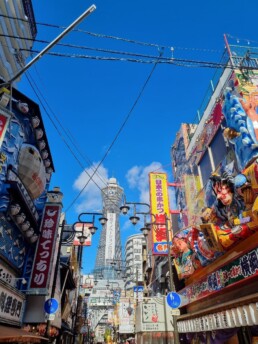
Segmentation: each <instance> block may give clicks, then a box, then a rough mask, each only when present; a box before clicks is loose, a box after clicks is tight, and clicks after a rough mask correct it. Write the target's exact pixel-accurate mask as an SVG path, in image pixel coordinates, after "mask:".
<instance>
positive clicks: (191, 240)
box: [171, 227, 221, 279]
mask: <svg viewBox="0 0 258 344" xmlns="http://www.w3.org/2000/svg"><path fill="white" fill-rule="evenodd" d="M209 236H211V234H210V233H209ZM209 244H210V241H209V240H208V238H207V234H206V235H204V234H203V232H202V231H200V229H199V228H197V227H188V228H185V229H183V230H181V231H180V232H179V233H177V234H175V235H174V237H173V239H172V249H171V255H172V256H173V257H174V264H175V267H176V269H177V274H178V277H179V278H180V279H183V278H187V277H189V276H191V275H192V274H193V273H194V271H195V270H197V269H198V268H200V267H201V266H205V265H207V264H209V263H210V262H212V261H213V260H214V259H216V258H217V257H218V256H219V255H221V250H219V249H218V247H217V246H215V245H213V246H211V245H209Z"/></svg>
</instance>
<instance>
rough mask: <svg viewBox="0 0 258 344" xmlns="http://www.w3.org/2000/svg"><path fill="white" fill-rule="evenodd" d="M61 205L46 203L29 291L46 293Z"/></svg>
mask: <svg viewBox="0 0 258 344" xmlns="http://www.w3.org/2000/svg"><path fill="white" fill-rule="evenodd" d="M60 213H61V205H52V204H47V205H46V206H45V210H44V214H43V217H42V222H41V228H40V233H41V235H40V238H39V242H38V247H37V252H36V256H35V259H34V264H33V269H32V275H31V281H30V289H35V290H31V291H30V293H31V294H34V293H37V294H38V293H42V294H44V293H46V292H47V289H48V285H49V276H50V265H51V263H52V259H53V254H54V252H53V251H54V250H53V248H54V247H55V242H56V237H57V232H58V226H59V217H60Z"/></svg>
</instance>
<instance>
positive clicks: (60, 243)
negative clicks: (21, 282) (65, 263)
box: [46, 220, 66, 336]
mask: <svg viewBox="0 0 258 344" xmlns="http://www.w3.org/2000/svg"><path fill="white" fill-rule="evenodd" d="M65 223H66V221H65V220H63V222H62V226H61V231H60V235H59V243H58V251H57V257H56V265H55V271H54V277H53V284H52V289H51V296H50V298H51V299H53V298H54V297H55V291H56V281H57V275H58V271H59V260H60V255H61V246H62V236H63V231H64V228H65ZM50 327H51V320H50V319H48V320H47V327H46V336H48V334H49V331H50Z"/></svg>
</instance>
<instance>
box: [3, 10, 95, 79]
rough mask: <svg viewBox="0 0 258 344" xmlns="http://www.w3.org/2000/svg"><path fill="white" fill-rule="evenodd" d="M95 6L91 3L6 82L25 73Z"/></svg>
mask: <svg viewBox="0 0 258 344" xmlns="http://www.w3.org/2000/svg"><path fill="white" fill-rule="evenodd" d="M95 9H96V6H95V5H91V6H90V7H89V8H88V9H87V10H86V11H85V12H84V13H82V14H81V15H80V16H79V17H78V18H77V19H76V20H75V21H74V22H73V23H72V24H70V25H69V26H68V27H67V28H66V29H65V30H64V31H63V32H61V34H60V35H59V36H57V37H56V38H55V39H54V40H53V41H52V42H50V43H49V44H48V45H47V46H46V47H45V48H44V49H43V50H42V51H41V52H39V53H38V55H36V56H35V57H34V58H33V59H32V60H31V61H30V62H29V63H28V64H27V65H26V66H24V67H23V68H22V69H21V70H20V71H19V72H18V73H16V74H15V75H14V76H13V77H12V78H11V79H10V80H9V81H8V82H7V83H6V84H7V85H9V84H12V83H13V82H14V81H15V80H16V79H17V78H19V77H20V76H21V75H22V74H23V73H25V72H26V71H27V70H28V69H29V68H30V67H31V66H32V65H33V64H34V63H35V62H37V61H38V60H39V59H40V58H41V57H42V56H43V55H44V54H45V53H46V52H48V51H49V50H50V49H51V48H52V47H53V46H54V45H56V44H57V43H58V42H59V41H60V40H61V39H62V38H63V37H64V36H65V35H66V34H67V33H68V32H70V31H71V30H72V29H73V28H74V27H75V26H76V25H78V24H79V23H80V22H81V21H82V20H83V19H84V18H86V17H87V16H88V15H90V14H91V13H92V12H93V11H95Z"/></svg>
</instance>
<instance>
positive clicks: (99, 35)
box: [0, 14, 220, 53]
mask: <svg viewBox="0 0 258 344" xmlns="http://www.w3.org/2000/svg"><path fill="white" fill-rule="evenodd" d="M0 17H4V18H8V19H13V20H17V21H23V22H26V23H28V21H27V20H26V19H23V18H17V17H12V16H7V15H4V14H0ZM36 24H37V25H41V26H45V27H50V28H56V29H62V30H63V29H66V26H61V25H56V24H48V23H42V22H36ZM72 31H74V32H80V33H84V34H87V35H90V36H93V37H98V38H106V39H113V40H117V41H122V42H126V43H132V44H136V45H142V46H149V47H154V48H158V49H162V48H164V49H166V48H168V49H171V46H167V45H161V44H156V43H147V42H142V41H137V40H134V39H128V38H123V37H117V36H112V35H106V34H101V33H94V32H90V31H85V30H82V29H73V30H72ZM173 48H174V49H178V50H190V51H203V52H215V53H218V52H220V51H219V50H215V49H204V48H186V47H177V46H173Z"/></svg>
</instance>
